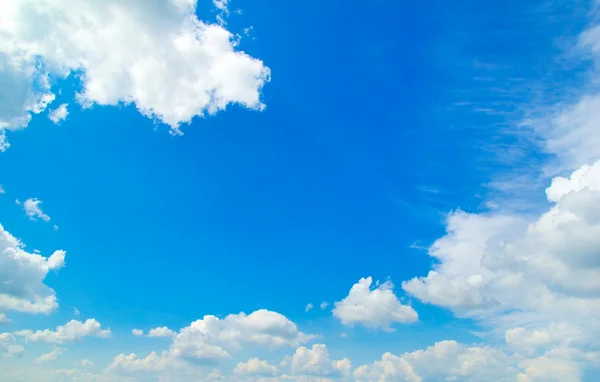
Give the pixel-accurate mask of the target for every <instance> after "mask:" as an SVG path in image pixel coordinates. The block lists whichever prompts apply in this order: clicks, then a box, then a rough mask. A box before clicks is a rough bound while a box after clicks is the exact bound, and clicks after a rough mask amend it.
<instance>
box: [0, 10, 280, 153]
mask: <svg viewBox="0 0 600 382" xmlns="http://www.w3.org/2000/svg"><path fill="white" fill-rule="evenodd" d="M215 5H216V6H217V7H219V8H220V9H221V10H222V11H224V10H226V9H227V2H226V1H222V0H219V1H215ZM195 8H196V1H195V0H159V1H155V2H152V4H151V5H149V4H147V3H143V4H142V3H140V2H136V1H124V2H123V1H116V0H109V1H100V2H99V1H94V0H86V1H78V2H75V3H74V2H72V1H68V0H59V1H55V0H52V1H50V0H43V1H41V2H40V1H34V0H26V1H21V0H7V1H4V2H3V7H2V15H0V36H2V43H1V44H0V68H2V69H1V70H0V82H1V83H2V84H3V86H2V88H1V89H0V98H1V99H3V100H5V102H4V101H3V105H2V109H1V111H0V137H1V138H0V150H4V149H6V148H7V147H8V142H6V139H5V132H6V130H18V129H21V128H23V127H25V126H27V124H28V123H29V121H30V119H31V115H32V114H36V113H40V112H41V111H43V110H44V109H46V107H47V105H48V104H49V103H50V102H52V101H53V100H54V94H53V92H52V90H51V80H50V77H53V78H59V77H66V76H69V75H71V74H73V73H78V74H79V78H80V80H81V87H82V89H81V92H80V93H79V94H78V95H77V100H78V102H79V103H80V104H81V105H83V106H84V107H88V106H91V105H94V104H97V105H118V104H133V105H135V106H136V108H137V109H138V110H139V112H140V113H142V114H143V115H145V116H147V117H148V118H151V119H153V120H157V121H160V122H162V123H165V124H167V125H169V126H170V127H171V130H172V132H174V133H180V125H181V124H184V123H189V122H190V121H191V119H192V118H193V117H195V116H205V115H212V114H215V113H216V112H218V111H220V110H224V109H225V108H226V106H227V105H229V104H239V105H242V106H245V107H247V108H251V109H257V110H262V109H263V108H264V107H265V105H264V104H263V103H262V102H261V99H260V98H261V89H262V87H263V85H264V84H265V83H266V82H267V81H269V77H270V70H269V68H267V67H266V66H265V65H264V64H263V62H262V61H260V60H258V59H256V58H253V57H251V56H249V55H247V54H245V53H244V52H241V51H238V50H236V42H235V39H234V38H233V35H232V34H231V33H230V32H229V31H228V30H226V29H225V28H224V27H223V26H222V25H218V24H208V23H205V22H202V21H201V20H199V19H198V18H197V17H196V15H195ZM59 109H60V108H59Z"/></svg>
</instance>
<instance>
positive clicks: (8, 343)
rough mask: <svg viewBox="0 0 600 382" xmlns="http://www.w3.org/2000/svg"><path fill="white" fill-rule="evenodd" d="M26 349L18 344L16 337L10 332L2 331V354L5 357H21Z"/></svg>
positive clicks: (0, 350)
mask: <svg viewBox="0 0 600 382" xmlns="http://www.w3.org/2000/svg"><path fill="white" fill-rule="evenodd" d="M24 352H25V349H24V348H23V346H21V345H17V344H16V339H15V337H14V336H13V335H12V334H10V333H0V355H1V356H3V357H8V358H12V357H21V356H22V355H23V353H24Z"/></svg>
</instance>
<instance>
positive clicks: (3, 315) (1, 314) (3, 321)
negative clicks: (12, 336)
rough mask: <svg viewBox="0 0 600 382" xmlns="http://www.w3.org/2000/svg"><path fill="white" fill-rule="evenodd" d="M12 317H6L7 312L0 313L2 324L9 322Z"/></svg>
mask: <svg viewBox="0 0 600 382" xmlns="http://www.w3.org/2000/svg"><path fill="white" fill-rule="evenodd" d="M9 323H10V319H9V318H8V317H6V314H4V313H0V324H9Z"/></svg>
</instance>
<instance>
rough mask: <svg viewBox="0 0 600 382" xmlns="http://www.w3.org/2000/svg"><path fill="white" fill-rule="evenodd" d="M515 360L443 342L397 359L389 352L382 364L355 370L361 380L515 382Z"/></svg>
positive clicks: (490, 350) (488, 350)
mask: <svg viewBox="0 0 600 382" xmlns="http://www.w3.org/2000/svg"><path fill="white" fill-rule="evenodd" d="M513 364H514V361H513V360H512V359H511V358H509V357H508V356H506V355H505V354H504V353H503V352H502V351H500V350H498V349H494V348H491V347H467V346H465V345H462V344H459V343H457V342H455V341H442V342H438V343H436V344H435V345H434V346H431V347H428V348H427V349H425V350H418V351H415V352H411V353H405V354H403V355H401V356H396V355H393V354H391V353H386V354H384V355H383V356H382V358H381V360H380V361H376V362H374V363H373V364H371V365H364V366H361V367H359V368H357V369H356V370H355V371H354V377H355V378H356V379H357V380H359V381H379V380H381V381H387V380H390V381H406V382H422V381H423V382H425V381H431V382H433V381H464V382H478V381H495V382H500V381H507V382H508V381H515V380H516V377H517V373H518V371H517V369H515V368H514V367H513Z"/></svg>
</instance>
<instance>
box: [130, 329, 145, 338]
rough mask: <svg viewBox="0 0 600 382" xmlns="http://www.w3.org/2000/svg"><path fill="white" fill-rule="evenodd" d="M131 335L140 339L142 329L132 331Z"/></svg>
mask: <svg viewBox="0 0 600 382" xmlns="http://www.w3.org/2000/svg"><path fill="white" fill-rule="evenodd" d="M131 333H132V334H133V335H134V336H136V337H141V336H143V335H144V331H143V330H142V329H133V330H132V331H131Z"/></svg>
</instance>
